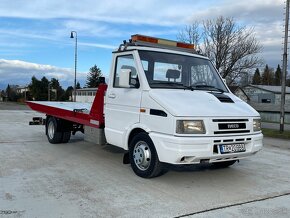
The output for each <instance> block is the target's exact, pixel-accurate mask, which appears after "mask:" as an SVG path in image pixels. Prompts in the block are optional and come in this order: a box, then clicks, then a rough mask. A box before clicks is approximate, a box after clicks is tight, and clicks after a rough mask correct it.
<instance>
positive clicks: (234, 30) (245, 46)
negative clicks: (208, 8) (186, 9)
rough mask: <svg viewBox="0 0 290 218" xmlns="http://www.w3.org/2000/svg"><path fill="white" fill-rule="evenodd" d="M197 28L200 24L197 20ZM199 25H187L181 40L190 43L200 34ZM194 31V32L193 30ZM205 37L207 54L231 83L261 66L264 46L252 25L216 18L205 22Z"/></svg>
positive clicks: (204, 44) (204, 42) (203, 38)
mask: <svg viewBox="0 0 290 218" xmlns="http://www.w3.org/2000/svg"><path fill="white" fill-rule="evenodd" d="M193 26H194V27H196V26H197V27H198V26H199V25H198V24H197V23H196V22H195V23H194V25H193ZM198 30H199V29H198V28H195V29H194V28H191V29H190V31H189V29H188V26H187V27H186V28H185V29H184V30H183V32H184V33H183V36H187V38H182V37H180V35H179V36H178V39H179V40H182V41H185V42H190V43H191V41H190V40H189V39H192V38H195V37H196V35H198V36H200V31H198ZM194 31H195V32H194ZM201 32H202V37H201V40H200V41H203V47H204V53H205V55H207V56H208V57H209V58H210V59H211V60H212V61H213V63H214V64H215V66H216V68H217V70H218V71H219V72H220V73H221V75H222V77H223V78H226V79H227V81H228V83H229V84H231V83H232V82H233V81H234V80H235V79H236V78H239V77H241V74H242V73H245V72H248V71H249V70H251V69H254V68H256V67H257V66H260V64H261V63H262V61H261V59H260V58H259V57H258V53H259V52H261V50H262V47H261V46H260V44H259V42H258V41H257V39H256V37H255V34H254V30H253V29H252V28H246V27H239V26H238V25H237V23H236V22H235V21H234V19H233V18H224V17H222V16H221V17H218V18H217V19H214V20H207V21H203V26H202V30H201ZM186 33H187V35H186Z"/></svg>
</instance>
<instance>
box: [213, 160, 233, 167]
mask: <svg viewBox="0 0 290 218" xmlns="http://www.w3.org/2000/svg"><path fill="white" fill-rule="evenodd" d="M234 163H236V160H230V161H223V162H216V163H213V166H214V167H215V168H226V167H229V166H231V165H233V164H234Z"/></svg>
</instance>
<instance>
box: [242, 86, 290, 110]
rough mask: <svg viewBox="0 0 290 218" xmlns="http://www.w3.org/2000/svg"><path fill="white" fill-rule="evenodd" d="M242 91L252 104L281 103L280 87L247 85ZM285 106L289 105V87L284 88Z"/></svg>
mask: <svg viewBox="0 0 290 218" xmlns="http://www.w3.org/2000/svg"><path fill="white" fill-rule="evenodd" d="M243 90H244V91H245V93H246V94H247V96H249V98H250V101H251V102H252V103H270V104H277V105H279V104H280V103H281V86H267V85H248V86H245V87H244V88H243ZM285 104H289V105H290V87H286V95H285Z"/></svg>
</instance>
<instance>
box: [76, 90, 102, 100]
mask: <svg viewBox="0 0 290 218" xmlns="http://www.w3.org/2000/svg"><path fill="white" fill-rule="evenodd" d="M97 90H98V88H83V89H77V93H76V101H77V102H89V103H92V102H93V101H94V98H95V95H96V92H97Z"/></svg>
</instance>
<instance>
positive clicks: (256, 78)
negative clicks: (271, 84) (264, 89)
mask: <svg viewBox="0 0 290 218" xmlns="http://www.w3.org/2000/svg"><path fill="white" fill-rule="evenodd" d="M252 84H253V85H259V84H261V74H260V70H259V68H257V69H256V71H255V74H254V77H253V81H252Z"/></svg>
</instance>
